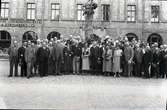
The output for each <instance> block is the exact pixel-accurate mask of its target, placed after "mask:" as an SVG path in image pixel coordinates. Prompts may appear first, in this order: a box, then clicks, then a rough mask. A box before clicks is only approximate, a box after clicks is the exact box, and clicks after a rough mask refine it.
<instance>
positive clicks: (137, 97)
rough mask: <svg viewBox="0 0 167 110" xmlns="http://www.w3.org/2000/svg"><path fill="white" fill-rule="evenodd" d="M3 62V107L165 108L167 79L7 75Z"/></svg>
mask: <svg viewBox="0 0 167 110" xmlns="http://www.w3.org/2000/svg"><path fill="white" fill-rule="evenodd" d="M8 73H9V63H8V61H3V60H1V61H0V88H1V90H0V108H7V109H11V108H15V109H24V108H26V109H32V108H34V109H53V108H54V109H58V110H166V109H165V107H166V99H167V80H166V79H142V78H113V77H103V76H90V75H87V76H79V75H75V76H74V75H66V76H48V77H44V78H40V77H34V78H31V79H27V78H20V77H17V78H8V77H7V76H8Z"/></svg>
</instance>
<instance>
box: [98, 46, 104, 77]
mask: <svg viewBox="0 0 167 110" xmlns="http://www.w3.org/2000/svg"><path fill="white" fill-rule="evenodd" d="M102 55H103V47H100V46H98V50H97V73H98V74H102V69H103V57H102Z"/></svg>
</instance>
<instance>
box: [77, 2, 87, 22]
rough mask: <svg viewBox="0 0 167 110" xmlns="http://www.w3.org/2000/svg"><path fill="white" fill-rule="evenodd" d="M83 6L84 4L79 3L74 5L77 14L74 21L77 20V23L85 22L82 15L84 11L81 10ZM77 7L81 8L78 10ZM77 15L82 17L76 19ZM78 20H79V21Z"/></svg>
mask: <svg viewBox="0 0 167 110" xmlns="http://www.w3.org/2000/svg"><path fill="white" fill-rule="evenodd" d="M83 5H84V4H81V3H78V4H76V7H77V10H76V13H77V16H76V19H77V21H85V16H84V15H83V13H84V10H83V8H82V6H83ZM79 6H81V8H80V9H79V8H78V7H79ZM79 14H80V15H82V16H80V17H78V16H79ZM79 18H81V19H79Z"/></svg>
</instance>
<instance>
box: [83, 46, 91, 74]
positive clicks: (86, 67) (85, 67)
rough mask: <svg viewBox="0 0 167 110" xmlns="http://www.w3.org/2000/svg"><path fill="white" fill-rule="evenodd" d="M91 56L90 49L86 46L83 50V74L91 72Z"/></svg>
mask: <svg viewBox="0 0 167 110" xmlns="http://www.w3.org/2000/svg"><path fill="white" fill-rule="evenodd" d="M89 55H90V48H89V47H88V45H87V44H85V46H84V47H83V48H82V72H88V71H89V70H90V63H89Z"/></svg>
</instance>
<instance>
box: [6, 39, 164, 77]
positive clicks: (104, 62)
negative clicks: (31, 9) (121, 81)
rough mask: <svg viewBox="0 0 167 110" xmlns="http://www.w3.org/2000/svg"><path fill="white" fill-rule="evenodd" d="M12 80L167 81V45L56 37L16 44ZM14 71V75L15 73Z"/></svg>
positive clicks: (11, 58)
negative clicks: (75, 77) (96, 78)
mask: <svg viewBox="0 0 167 110" xmlns="http://www.w3.org/2000/svg"><path fill="white" fill-rule="evenodd" d="M8 54H9V61H10V74H9V77H12V76H13V75H14V76H16V77H17V76H18V66H20V67H21V71H20V73H21V77H27V78H30V77H33V76H40V77H44V76H47V75H69V74H73V75H79V74H80V75H81V74H92V75H104V76H114V77H120V76H124V77H130V76H134V77H143V78H154V77H155V78H165V77H167V45H165V44H164V45H159V44H158V43H153V44H148V43H144V42H141V41H140V40H138V41H137V40H136V39H132V41H129V40H128V38H127V37H126V36H125V37H121V38H119V39H117V40H113V39H111V38H110V37H109V36H106V37H105V39H103V40H100V39H99V40H89V41H82V40H81V39H75V38H69V39H67V40H64V39H57V37H53V38H51V39H50V40H47V39H44V40H39V39H38V40H37V42H35V43H34V42H32V41H28V42H23V44H22V46H21V47H18V42H17V41H14V42H13V44H12V45H11V46H10V48H9V50H8ZM13 70H14V71H13Z"/></svg>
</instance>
